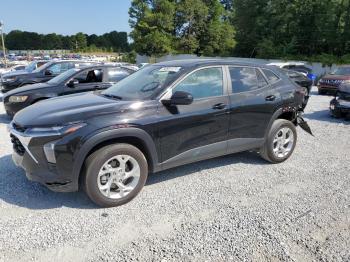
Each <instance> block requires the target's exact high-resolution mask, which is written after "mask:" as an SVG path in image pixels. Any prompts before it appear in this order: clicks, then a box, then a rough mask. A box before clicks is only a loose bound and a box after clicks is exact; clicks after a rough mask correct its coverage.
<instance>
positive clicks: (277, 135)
mask: <svg viewBox="0 0 350 262" xmlns="http://www.w3.org/2000/svg"><path fill="white" fill-rule="evenodd" d="M296 142H297V131H296V128H295V126H294V124H293V123H292V122H290V121H288V120H285V119H277V120H276V121H275V122H274V123H273V124H272V127H271V129H270V131H269V133H268V136H267V138H266V141H265V144H264V146H263V147H262V148H261V149H260V155H261V156H262V158H264V159H265V160H267V161H269V162H271V163H281V162H283V161H285V160H287V159H288V158H289V157H290V156H291V155H292V153H293V151H294V148H295V145H296Z"/></svg>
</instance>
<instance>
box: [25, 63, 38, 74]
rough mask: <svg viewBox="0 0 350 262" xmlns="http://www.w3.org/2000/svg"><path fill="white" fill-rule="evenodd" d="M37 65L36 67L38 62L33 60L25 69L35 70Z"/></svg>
mask: <svg viewBox="0 0 350 262" xmlns="http://www.w3.org/2000/svg"><path fill="white" fill-rule="evenodd" d="M35 67H36V62H35V61H33V62H31V63H30V64H29V65H27V66H26V68H25V70H26V71H28V72H32V71H33V70H35Z"/></svg>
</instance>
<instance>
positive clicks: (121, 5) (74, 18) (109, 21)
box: [0, 0, 131, 35]
mask: <svg viewBox="0 0 350 262" xmlns="http://www.w3.org/2000/svg"><path fill="white" fill-rule="evenodd" d="M130 2H131V0H93V1H92V0H55V1H52V0H0V21H3V23H4V32H5V33H8V32H10V31H11V30H15V29H18V30H21V31H30V32H37V33H42V34H48V33H57V34H62V35H72V34H76V33H78V32H83V33H86V34H97V35H101V34H104V33H107V32H110V31H114V30H116V31H118V32H120V31H126V32H128V33H129V32H130V27H129V23H128V19H129V15H128V10H129V7H130Z"/></svg>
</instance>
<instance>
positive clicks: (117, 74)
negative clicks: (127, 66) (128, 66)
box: [107, 68, 130, 82]
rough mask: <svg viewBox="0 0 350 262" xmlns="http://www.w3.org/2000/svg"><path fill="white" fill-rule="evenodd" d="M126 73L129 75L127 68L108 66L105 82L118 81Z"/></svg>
mask: <svg viewBox="0 0 350 262" xmlns="http://www.w3.org/2000/svg"><path fill="white" fill-rule="evenodd" d="M128 75H130V73H129V72H128V71H127V70H124V69H120V68H109V69H108V74H107V76H108V79H107V82H118V81H120V80H122V79H123V78H125V77H127V76H128Z"/></svg>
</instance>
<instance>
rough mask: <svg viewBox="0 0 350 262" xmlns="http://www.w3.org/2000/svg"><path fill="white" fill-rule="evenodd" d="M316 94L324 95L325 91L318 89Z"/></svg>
mask: <svg viewBox="0 0 350 262" xmlns="http://www.w3.org/2000/svg"><path fill="white" fill-rule="evenodd" d="M318 94H319V95H324V94H326V92H325V91H324V90H321V89H318Z"/></svg>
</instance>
